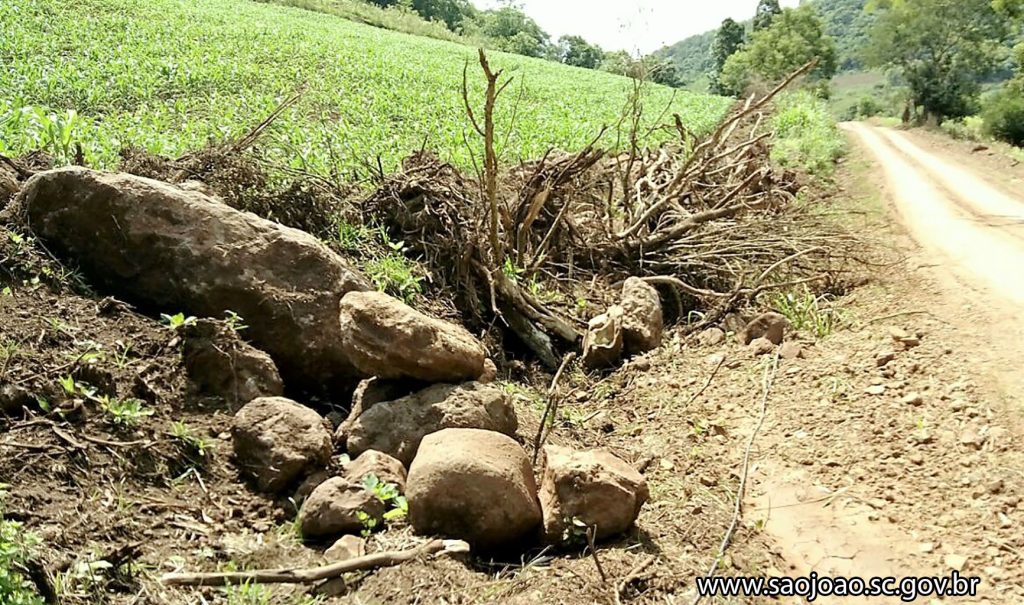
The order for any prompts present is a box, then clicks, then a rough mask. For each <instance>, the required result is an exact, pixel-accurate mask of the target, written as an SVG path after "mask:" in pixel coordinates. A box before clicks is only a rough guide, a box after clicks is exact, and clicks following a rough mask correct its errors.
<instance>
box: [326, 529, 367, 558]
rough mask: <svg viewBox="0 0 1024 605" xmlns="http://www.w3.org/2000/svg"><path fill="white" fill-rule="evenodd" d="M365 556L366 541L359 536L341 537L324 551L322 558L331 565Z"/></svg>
mask: <svg viewBox="0 0 1024 605" xmlns="http://www.w3.org/2000/svg"><path fill="white" fill-rule="evenodd" d="M365 554H366V540H364V539H363V538H360V537H359V536H342V537H341V538H339V539H338V541H337V542H335V543H334V544H333V545H332V546H331V547H330V548H328V549H327V550H326V551H324V558H325V559H327V560H328V561H330V562H331V563H339V562H341V561H347V560H349V559H357V558H359V557H362V556H363V555H365Z"/></svg>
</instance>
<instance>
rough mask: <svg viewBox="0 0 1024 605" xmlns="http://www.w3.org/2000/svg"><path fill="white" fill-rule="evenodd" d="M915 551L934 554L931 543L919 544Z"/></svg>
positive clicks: (933, 546)
mask: <svg viewBox="0 0 1024 605" xmlns="http://www.w3.org/2000/svg"><path fill="white" fill-rule="evenodd" d="M917 550H919V551H920V552H923V553H926V554H927V553H930V552H935V544H933V543H931V542H921V543H920V544H918V545H917Z"/></svg>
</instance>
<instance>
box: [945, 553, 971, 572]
mask: <svg viewBox="0 0 1024 605" xmlns="http://www.w3.org/2000/svg"><path fill="white" fill-rule="evenodd" d="M942 562H943V563H944V564H945V565H946V567H948V568H950V569H953V570H956V571H957V572H961V571H963V570H964V566H965V565H967V557H965V556H963V555H957V554H948V555H946V556H945V557H943V559H942Z"/></svg>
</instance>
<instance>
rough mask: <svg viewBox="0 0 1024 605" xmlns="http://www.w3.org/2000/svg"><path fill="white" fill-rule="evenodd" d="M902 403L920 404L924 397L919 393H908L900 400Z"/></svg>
mask: <svg viewBox="0 0 1024 605" xmlns="http://www.w3.org/2000/svg"><path fill="white" fill-rule="evenodd" d="M900 401H901V402H902V403H903V404H904V405H921V404H922V403H924V397H922V396H921V394H920V393H917V392H914V393H908V394H907V395H905V396H904V397H903V399H901V400H900Z"/></svg>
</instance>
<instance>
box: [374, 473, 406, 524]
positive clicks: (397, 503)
mask: <svg viewBox="0 0 1024 605" xmlns="http://www.w3.org/2000/svg"><path fill="white" fill-rule="evenodd" d="M363 487H365V488H366V489H368V490H369V491H371V492H373V495H375V496H377V499H378V500H380V501H381V502H383V503H384V505H385V506H386V507H387V511H386V512H385V513H384V520H386V521H391V520H393V519H401V518H402V517H405V516H406V515H408V514H409V501H408V500H406V499H405V496H403V495H402V494H401V492H399V491H398V486H397V485H395V484H394V483H384V482H383V481H381V480H380V478H379V477H377V475H375V474H373V473H368V474H367V475H366V476H365V477H363Z"/></svg>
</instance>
